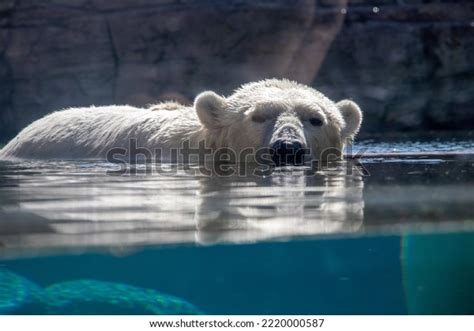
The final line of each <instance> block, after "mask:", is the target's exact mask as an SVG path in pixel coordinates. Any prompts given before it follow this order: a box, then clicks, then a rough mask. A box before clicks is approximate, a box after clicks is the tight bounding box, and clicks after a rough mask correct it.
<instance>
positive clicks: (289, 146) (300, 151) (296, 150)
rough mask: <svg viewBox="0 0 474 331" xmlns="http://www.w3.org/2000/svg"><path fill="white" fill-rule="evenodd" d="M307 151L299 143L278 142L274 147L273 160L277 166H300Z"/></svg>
mask: <svg viewBox="0 0 474 331" xmlns="http://www.w3.org/2000/svg"><path fill="white" fill-rule="evenodd" d="M305 153H306V150H305V149H304V148H303V145H302V144H301V143H300V142H298V141H291V140H290V141H288V140H277V141H276V142H275V143H274V144H273V146H272V158H273V162H275V164H276V165H286V164H292V165H300V164H302V163H303V161H304V155H305Z"/></svg>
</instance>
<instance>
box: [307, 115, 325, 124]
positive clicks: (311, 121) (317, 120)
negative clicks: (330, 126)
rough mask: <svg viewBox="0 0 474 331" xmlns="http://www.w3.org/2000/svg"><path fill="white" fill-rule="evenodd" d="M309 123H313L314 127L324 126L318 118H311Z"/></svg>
mask: <svg viewBox="0 0 474 331" xmlns="http://www.w3.org/2000/svg"><path fill="white" fill-rule="evenodd" d="M309 123H311V125H312V126H321V125H323V121H322V120H321V119H320V118H317V117H313V118H310V119H309Z"/></svg>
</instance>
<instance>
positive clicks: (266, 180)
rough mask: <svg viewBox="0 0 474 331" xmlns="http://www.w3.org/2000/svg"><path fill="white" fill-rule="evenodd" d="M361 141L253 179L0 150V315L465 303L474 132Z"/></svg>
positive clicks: (396, 308) (424, 309)
mask: <svg viewBox="0 0 474 331" xmlns="http://www.w3.org/2000/svg"><path fill="white" fill-rule="evenodd" d="M361 151H362V152H364V154H363V155H362V158H361V159H360V160H359V162H357V160H350V159H349V160H348V161H344V162H338V163H335V164H331V165H328V166H326V167H320V168H313V169H312V168H311V167H286V168H277V169H274V171H273V172H272V173H269V174H266V175H265V176H262V175H261V173H258V172H255V169H253V168H251V167H243V168H242V167H237V168H235V169H234V170H236V174H234V175H232V176H219V175H216V174H215V173H211V174H207V173H203V172H202V171H200V167H198V166H195V165H189V166H186V167H185V166H183V165H176V164H165V165H160V166H159V167H157V166H156V165H153V166H152V168H151V170H152V171H150V165H143V164H142V165H137V166H135V167H133V168H132V171H131V172H128V173H127V174H120V173H118V172H117V165H114V164H109V163H105V162H97V161H87V160H83V161H80V160H79V161H61V162H60V161H55V162H44V161H42V162H40V161H21V162H12V161H1V162H0V257H1V259H2V261H1V266H0V268H2V267H3V269H1V270H0V282H2V281H3V282H4V284H14V286H13V285H10V286H8V287H4V292H3V294H2V292H1V291H0V313H1V312H2V311H3V312H4V313H15V312H16V313H32V312H33V313H98V312H105V313H186V312H187V313H200V312H203V313H214V314H215V313H219V314H220V313H232V314H237V313H243V314H248V313H249V314H254V313H268V314H273V313H275V314H276V313H286V314H293V313H311V314H318V313H344V314H345V313H397V314H398V313H447V312H451V313H466V312H467V313H472V312H473V311H472V308H473V307H474V303H473V301H472V300H471V299H470V296H467V295H466V293H469V291H471V292H470V293H472V285H470V282H468V281H466V280H468V279H471V278H472V275H473V274H474V268H473V263H472V261H473V259H472V258H471V256H472V253H473V246H472V242H474V241H473V240H472V239H473V237H472V236H473V231H474V218H473V213H472V205H473V203H474V197H473V195H472V187H473V184H474V176H473V174H474V172H473V169H474V157H473V154H474V143H473V142H472V141H471V140H469V139H467V140H459V139H457V140H456V139H454V140H444V141H432V142H429V141H418V142H417V141H415V140H413V141H412V140H409V141H405V142H398V143H378V142H377V143H376V142H374V141H371V140H366V141H362V142H360V143H357V144H356V145H355V146H354V148H353V149H352V150H351V152H352V153H353V154H357V153H359V154H360V152H361ZM147 170H148V171H147ZM2 277H3V278H2ZM469 277H471V278H469ZM84 288H87V289H88V290H87V291H85V290H84V291H81V289H84ZM18 291H21V293H23V294H24V293H32V294H31V295H23V296H18V293H19V292H18ZM150 291H151V292H150ZM86 292H88V293H92V294H90V297H88V295H87V293H86ZM65 293H66V294H65ZM124 293H130V297H127V296H126V295H125V294H124ZM124 295H125V298H124ZM18 297H20V298H24V299H22V300H19V299H15V300H16V301H15V300H13V299H11V298H18ZM2 298H3V299H2ZM153 298H159V300H158V301H156V300H155V299H153ZM121 300H122V301H121ZM123 300H125V301H123ZM150 300H151V301H150ZM436 300H438V301H437V302H438V304H436V305H435V304H433V302H435V301H436ZM441 301H443V303H441ZM2 302H3V307H8V309H7V308H4V309H3V310H2ZM150 302H152V303H150ZM121 307H126V309H125V310H123V309H122V308H121ZM127 307H128V308H127ZM150 307H151V308H150ZM127 309H128V310H127ZM150 309H151V310H150Z"/></svg>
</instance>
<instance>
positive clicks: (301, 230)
mask: <svg viewBox="0 0 474 331" xmlns="http://www.w3.org/2000/svg"><path fill="white" fill-rule="evenodd" d="M287 169H292V171H291V172H289V171H288V170H285V168H281V169H280V170H275V171H274V172H273V174H272V175H270V176H267V177H261V176H256V175H251V174H252V170H253V169H252V168H251V167H249V169H246V171H247V173H249V175H247V176H231V177H219V176H211V177H204V176H201V177H197V176H191V175H189V174H186V173H184V172H178V173H177V174H174V175H169V176H165V175H160V176H158V175H157V176H146V177H125V176H123V177H122V176H120V177H115V176H100V177H95V176H92V177H90V178H89V182H87V183H86V182H80V183H76V184H74V185H71V183H73V181H74V180H77V179H76V176H74V173H72V174H71V175H70V176H67V175H66V174H64V173H61V172H60V175H58V176H53V175H51V176H49V177H48V181H47V182H44V183H43V184H42V185H38V183H36V182H34V181H32V182H28V181H25V182H21V183H19V185H18V186H17V187H15V188H14V191H12V192H13V193H12V194H16V197H17V198H16V199H15V201H16V202H15V205H11V206H10V207H9V213H10V214H21V215H29V217H28V220H29V221H28V222H26V221H25V222H24V224H23V226H22V229H23V230H24V231H21V232H17V233H16V236H15V237H12V236H1V237H0V240H1V241H2V242H4V243H5V247H6V249H5V250H11V251H12V253H14V252H15V250H18V249H19V248H22V247H25V246H26V247H34V248H41V247H48V248H51V247H61V248H65V247H72V248H73V247H84V246H87V247H94V246H100V247H112V248H115V247H117V248H120V251H117V252H121V248H122V247H129V246H134V245H137V244H146V243H150V244H168V243H182V242H196V241H197V242H214V241H231V242H245V241H254V240H265V239H271V238H281V237H288V236H299V235H313V234H327V233H339V232H354V231H357V230H359V229H360V227H361V225H362V220H363V207H364V202H363V196H362V191H363V182H362V179H361V176H360V175H358V171H357V170H354V171H352V173H353V174H346V172H347V169H346V167H345V163H342V162H341V163H340V164H339V168H336V169H334V170H330V169H323V170H322V171H318V172H316V173H314V172H313V171H312V170H304V169H305V168H303V167H292V168H287ZM239 172H240V169H239ZM63 183H67V185H63ZM65 197H66V199H65ZM36 221H38V222H40V223H41V224H42V228H41V231H38V230H36V228H34V227H31V230H28V223H31V224H34V223H35V222H36ZM7 223H8V222H7ZM7 223H6V225H7V226H9V227H10V228H14V227H15V224H13V223H9V225H8V224H7ZM20 237H21V240H20V239H19V238H20Z"/></svg>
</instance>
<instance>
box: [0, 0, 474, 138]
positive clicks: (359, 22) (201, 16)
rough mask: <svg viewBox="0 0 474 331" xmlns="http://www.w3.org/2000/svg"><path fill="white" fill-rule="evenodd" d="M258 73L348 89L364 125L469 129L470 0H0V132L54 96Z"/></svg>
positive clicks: (473, 74) (86, 97)
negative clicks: (360, 109) (362, 116)
mask: <svg viewBox="0 0 474 331" xmlns="http://www.w3.org/2000/svg"><path fill="white" fill-rule="evenodd" d="M267 77H287V78H291V79H295V80H297V81H300V82H302V83H305V84H311V85H313V86H315V87H316V88H319V89H321V90H322V91H323V92H324V93H326V94H328V95H329V96H330V97H332V98H335V99H341V98H347V97H349V98H352V99H354V100H355V101H357V102H358V103H359V104H360V105H361V107H362V108H363V110H364V111H365V123H364V125H363V129H362V131H363V132H364V133H385V132H389V131H394V132H400V131H422V130H469V129H473V127H474V109H473V105H474V2H473V1H454V0H444V1H443V0H438V1H435V0H431V1H429V0H298V1H290V0H276V1H268V0H255V1H252V0H227V1H219V0H201V1H198V0H181V1H180V0H154V1H153V0H120V1H114V0H48V1H46V0H45V1H42V0H16V1H15V0H2V1H1V2H0V142H5V141H6V140H8V139H9V138H11V137H12V136H13V135H15V134H16V133H17V132H18V131H19V130H20V129H21V128H23V127H24V126H25V125H27V124H28V123H30V122H31V121H33V120H35V119H37V118H39V117H41V116H43V115H44V114H46V113H49V112H51V111H53V110H57V109H61V108H65V107H73V106H88V105H91V104H95V105H102V104H112V103H128V104H132V105H137V106H142V105H146V104H149V103H153V102H157V101H159V100H163V99H169V98H172V99H177V100H180V101H182V102H191V101H192V99H193V97H194V96H195V95H196V94H197V93H199V92H200V91H202V90H204V89H213V90H215V91H217V92H219V93H222V94H228V93H230V92H231V91H232V89H234V88H235V87H237V86H238V85H240V84H242V83H245V82H248V81H251V80H256V79H261V78H267Z"/></svg>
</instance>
